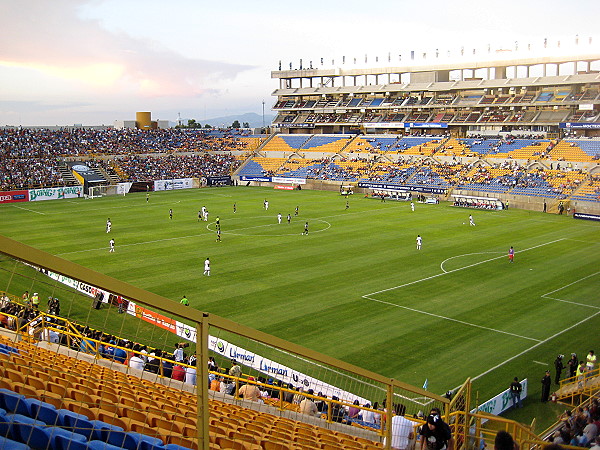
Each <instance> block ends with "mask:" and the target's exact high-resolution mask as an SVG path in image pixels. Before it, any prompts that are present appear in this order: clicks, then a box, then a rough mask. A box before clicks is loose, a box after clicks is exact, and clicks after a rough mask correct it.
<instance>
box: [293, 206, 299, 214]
mask: <svg viewBox="0 0 600 450" xmlns="http://www.w3.org/2000/svg"><path fill="white" fill-rule="evenodd" d="M298 208H299V207H298V206H296V209H295V210H294V215H295V216H297V215H298Z"/></svg>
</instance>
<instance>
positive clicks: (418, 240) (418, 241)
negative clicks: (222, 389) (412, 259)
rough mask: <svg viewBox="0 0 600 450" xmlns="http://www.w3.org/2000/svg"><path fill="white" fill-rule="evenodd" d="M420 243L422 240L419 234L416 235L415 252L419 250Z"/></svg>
mask: <svg viewBox="0 0 600 450" xmlns="http://www.w3.org/2000/svg"><path fill="white" fill-rule="evenodd" d="M422 243H423V238H421V235H420V234H417V250H421V244H422Z"/></svg>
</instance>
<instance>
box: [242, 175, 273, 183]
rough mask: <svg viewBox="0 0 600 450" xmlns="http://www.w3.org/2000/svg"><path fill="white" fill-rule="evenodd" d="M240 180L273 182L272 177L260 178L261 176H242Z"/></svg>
mask: <svg viewBox="0 0 600 450" xmlns="http://www.w3.org/2000/svg"><path fill="white" fill-rule="evenodd" d="M240 180H242V181H267V182H269V181H271V177H259V176H255V175H242V176H241V177H240Z"/></svg>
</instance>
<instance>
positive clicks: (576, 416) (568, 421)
mask: <svg viewBox="0 0 600 450" xmlns="http://www.w3.org/2000/svg"><path fill="white" fill-rule="evenodd" d="M559 419H560V421H561V422H562V426H561V427H560V429H559V430H557V431H556V432H554V434H553V436H552V442H553V443H554V444H559V445H573V446H576V447H584V448H590V447H592V446H593V445H596V447H600V439H599V438H598V430H599V429H600V405H599V401H598V399H597V398H594V399H592V401H591V403H590V405H589V406H580V407H578V408H576V409H575V410H574V411H569V410H567V411H565V413H564V414H562V415H561V416H560V417H559ZM593 448H595V447H593Z"/></svg>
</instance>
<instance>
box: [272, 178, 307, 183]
mask: <svg viewBox="0 0 600 450" xmlns="http://www.w3.org/2000/svg"><path fill="white" fill-rule="evenodd" d="M271 181H272V182H273V183H289V184H306V178H290V177H287V178H286V177H272V178H271Z"/></svg>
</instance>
